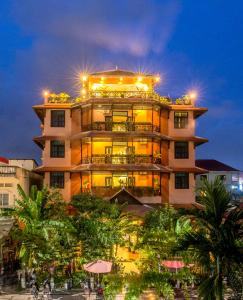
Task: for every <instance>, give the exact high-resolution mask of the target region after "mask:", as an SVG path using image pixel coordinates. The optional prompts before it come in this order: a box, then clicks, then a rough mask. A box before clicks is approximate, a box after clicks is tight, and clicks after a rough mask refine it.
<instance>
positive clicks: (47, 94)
mask: <svg viewBox="0 0 243 300" xmlns="http://www.w3.org/2000/svg"><path fill="white" fill-rule="evenodd" d="M42 95H43V97H45V98H46V97H48V96H49V95H50V91H48V90H44V91H43V92H42Z"/></svg>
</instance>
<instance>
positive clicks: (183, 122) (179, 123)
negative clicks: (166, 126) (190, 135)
mask: <svg viewBox="0 0 243 300" xmlns="http://www.w3.org/2000/svg"><path fill="white" fill-rule="evenodd" d="M187 125H188V112H183V111H181V112H179V111H178V112H177V111H176V112H175V114H174V127H175V128H187Z"/></svg>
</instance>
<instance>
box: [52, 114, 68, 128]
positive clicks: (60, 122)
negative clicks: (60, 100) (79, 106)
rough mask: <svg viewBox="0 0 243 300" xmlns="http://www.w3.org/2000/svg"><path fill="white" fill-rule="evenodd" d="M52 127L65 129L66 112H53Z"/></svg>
mask: <svg viewBox="0 0 243 300" xmlns="http://www.w3.org/2000/svg"><path fill="white" fill-rule="evenodd" d="M51 127H65V110H52V111H51Z"/></svg>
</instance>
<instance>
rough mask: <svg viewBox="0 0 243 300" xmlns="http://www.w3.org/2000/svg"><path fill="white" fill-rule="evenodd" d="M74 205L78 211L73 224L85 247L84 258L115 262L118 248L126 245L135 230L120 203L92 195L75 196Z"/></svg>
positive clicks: (83, 247)
mask: <svg viewBox="0 0 243 300" xmlns="http://www.w3.org/2000/svg"><path fill="white" fill-rule="evenodd" d="M70 205H72V206H73V208H74V209H75V214H74V215H73V216H72V223H73V226H74V227H75V228H76V229H77V237H76V238H77V240H79V241H80V242H81V244H82V256H83V257H85V258H86V259H87V260H90V259H95V258H103V259H115V257H116V252H117V247H118V245H120V246H124V245H125V244H126V243H127V241H126V236H127V234H129V233H130V232H131V231H132V225H131V221H130V219H129V217H128V216H127V215H126V214H124V213H123V212H122V210H121V208H119V207H118V205H117V204H111V203H110V202H107V201H104V200H103V199H101V198H97V197H95V196H92V195H91V194H80V195H76V196H74V197H73V199H72V201H71V203H70Z"/></svg>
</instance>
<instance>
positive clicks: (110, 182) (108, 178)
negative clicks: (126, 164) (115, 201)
mask: <svg viewBox="0 0 243 300" xmlns="http://www.w3.org/2000/svg"><path fill="white" fill-rule="evenodd" d="M105 186H106V187H111V186H112V177H106V178H105Z"/></svg>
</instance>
